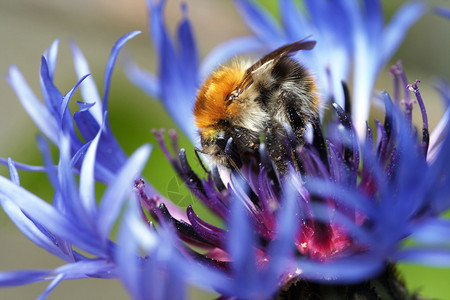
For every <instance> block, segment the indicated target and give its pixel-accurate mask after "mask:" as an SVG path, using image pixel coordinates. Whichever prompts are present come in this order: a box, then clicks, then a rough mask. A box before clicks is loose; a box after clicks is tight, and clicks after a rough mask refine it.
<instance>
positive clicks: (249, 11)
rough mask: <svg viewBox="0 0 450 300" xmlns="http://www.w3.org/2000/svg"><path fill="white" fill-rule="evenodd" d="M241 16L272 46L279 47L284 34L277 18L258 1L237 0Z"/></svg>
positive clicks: (236, 3) (257, 34)
mask: <svg viewBox="0 0 450 300" xmlns="http://www.w3.org/2000/svg"><path fill="white" fill-rule="evenodd" d="M234 3H235V5H236V6H237V8H238V9H237V10H238V12H239V13H240V14H241V18H242V19H243V20H246V22H247V24H248V26H249V27H250V29H251V30H252V31H253V32H254V33H255V34H256V36H257V37H259V38H260V39H261V40H262V41H263V42H264V43H265V44H267V45H270V46H271V48H275V47H277V44H279V41H280V40H281V39H282V38H281V37H283V39H284V34H283V32H282V31H281V29H280V28H279V26H278V24H277V22H276V21H275V19H274V18H273V17H272V16H271V15H270V14H269V13H268V12H267V11H266V10H264V9H263V8H262V7H261V6H260V5H259V4H258V3H257V2H256V1H251V0H235V1H234Z"/></svg>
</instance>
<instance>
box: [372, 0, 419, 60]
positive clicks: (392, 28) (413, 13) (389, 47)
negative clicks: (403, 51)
mask: <svg viewBox="0 0 450 300" xmlns="http://www.w3.org/2000/svg"><path fill="white" fill-rule="evenodd" d="M426 12H427V6H426V5H425V3H422V2H408V3H406V4H405V5H403V6H402V7H401V8H400V9H399V10H398V11H397V12H396V13H395V15H394V16H393V18H392V20H391V22H390V23H389V25H388V26H387V27H386V28H385V29H384V32H383V41H382V43H383V44H382V47H381V48H380V49H381V50H382V55H381V61H382V62H383V63H385V62H386V61H387V60H388V59H389V58H390V57H391V56H392V55H393V54H394V52H395V51H396V50H397V48H398V47H399V46H400V44H401V42H402V41H403V39H404V38H405V35H406V32H407V31H408V29H409V28H410V27H411V26H412V25H413V24H414V23H416V22H417V20H418V19H420V18H421V17H422V16H423V15H424V14H425V13H426Z"/></svg>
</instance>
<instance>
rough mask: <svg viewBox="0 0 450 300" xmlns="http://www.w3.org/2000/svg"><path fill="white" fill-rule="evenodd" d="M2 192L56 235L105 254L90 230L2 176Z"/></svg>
mask: <svg viewBox="0 0 450 300" xmlns="http://www.w3.org/2000/svg"><path fill="white" fill-rule="evenodd" d="M0 194H3V195H4V196H6V197H9V198H10V199H14V203H15V204H16V205H17V206H18V207H19V208H20V209H21V210H22V211H24V212H25V213H27V214H29V215H32V216H33V218H34V219H35V220H36V221H37V222H39V223H40V224H42V226H45V227H46V228H48V230H50V231H52V232H53V233H54V234H55V235H58V236H60V237H64V238H65V239H67V240H70V241H72V242H73V243H74V244H75V245H76V246H77V247H79V248H80V249H83V250H85V251H87V252H90V253H92V254H97V255H103V250H102V247H100V245H99V244H98V242H97V240H96V239H94V238H93V237H92V236H91V235H90V234H89V233H88V232H85V231H81V230H79V227H78V225H76V224H73V223H72V222H70V221H69V220H67V219H66V217H64V216H63V215H62V214H61V213H60V212H58V211H57V210H56V209H55V208H54V207H52V206H51V205H50V204H48V203H47V202H45V201H43V200H42V199H40V198H38V197H37V196H35V195H33V194H31V193H30V192H28V191H27V190H25V189H23V188H21V187H19V186H17V185H15V184H14V183H12V182H11V181H9V180H7V179H5V178H4V177H2V176H0Z"/></svg>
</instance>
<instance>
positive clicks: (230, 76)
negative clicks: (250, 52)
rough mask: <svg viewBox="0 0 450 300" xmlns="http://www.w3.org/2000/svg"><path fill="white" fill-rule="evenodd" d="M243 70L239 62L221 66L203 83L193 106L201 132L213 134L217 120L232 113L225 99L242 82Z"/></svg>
mask: <svg viewBox="0 0 450 300" xmlns="http://www.w3.org/2000/svg"><path fill="white" fill-rule="evenodd" d="M245 71H246V68H245V67H244V66H243V65H242V64H239V63H234V64H231V65H228V66H222V67H220V68H219V69H218V70H216V71H215V72H214V73H213V74H212V75H211V76H210V77H209V78H208V79H207V80H206V82H205V83H204V84H203V87H202V89H201V90H200V92H199V93H198V96H197V100H196V102H195V106H194V117H195V123H196V125H197V127H198V128H199V130H200V133H201V134H213V133H214V132H215V131H217V129H216V127H217V125H218V122H219V121H220V120H225V119H227V117H228V116H229V114H232V111H231V110H230V109H231V107H229V106H227V104H226V100H227V99H228V97H229V96H230V93H231V92H233V91H234V90H235V89H236V88H237V87H238V86H239V84H240V83H241V82H242V80H243V78H244V75H245Z"/></svg>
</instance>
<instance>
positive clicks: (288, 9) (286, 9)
mask: <svg viewBox="0 0 450 300" xmlns="http://www.w3.org/2000/svg"><path fill="white" fill-rule="evenodd" d="M279 3H280V4H279V5H280V16H281V20H282V22H283V24H284V29H285V30H286V33H287V35H288V37H289V39H290V40H298V39H299V38H300V37H302V36H306V35H308V34H311V33H312V31H313V29H312V28H311V26H310V25H309V24H308V22H307V20H306V18H305V17H304V15H303V14H301V13H300V11H299V9H298V7H297V5H296V4H295V1H293V0H281V1H279Z"/></svg>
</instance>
